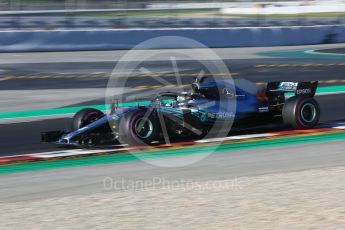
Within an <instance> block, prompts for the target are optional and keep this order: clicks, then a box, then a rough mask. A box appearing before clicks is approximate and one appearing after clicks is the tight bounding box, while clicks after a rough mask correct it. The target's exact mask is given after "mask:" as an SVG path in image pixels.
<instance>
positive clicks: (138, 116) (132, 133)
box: [119, 110, 159, 146]
mask: <svg viewBox="0 0 345 230" xmlns="http://www.w3.org/2000/svg"><path fill="white" fill-rule="evenodd" d="M146 113H147V110H139V111H134V112H130V113H128V114H124V116H123V117H122V118H121V120H120V124H119V141H120V142H121V143H122V144H128V145H130V146H144V145H149V144H151V142H152V141H155V140H157V139H158V136H159V126H158V123H157V119H156V116H155V115H154V114H153V113H151V114H146ZM147 115H148V116H147ZM145 116H147V117H146V118H145Z"/></svg>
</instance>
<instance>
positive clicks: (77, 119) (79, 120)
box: [71, 108, 104, 131]
mask: <svg viewBox="0 0 345 230" xmlns="http://www.w3.org/2000/svg"><path fill="white" fill-rule="evenodd" d="M103 116H104V113H103V112H102V111H100V110H98V109H93V108H86V109H82V110H80V111H78V112H77V113H76V114H75V115H74V117H73V120H72V127H71V128H72V131H75V130H78V129H80V128H82V127H85V126H86V125H88V124H91V123H92V122H94V121H96V120H98V119H100V118H101V117H103Z"/></svg>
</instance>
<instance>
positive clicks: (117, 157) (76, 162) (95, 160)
mask: <svg viewBox="0 0 345 230" xmlns="http://www.w3.org/2000/svg"><path fill="white" fill-rule="evenodd" d="M339 140H345V133H344V132H340V131H339V132H337V133H331V134H320V135H312V136H303V137H283V138H280V139H269V140H267V139H264V140H258V141H254V142H245V143H243V142H242V143H228V144H221V145H220V146H218V147H217V149H214V146H194V147H188V148H183V149H171V150H169V149H168V150H161V151H153V152H146V153H140V154H141V158H143V159H157V158H167V157H176V156H185V155H194V154H207V153H208V151H209V150H211V151H212V150H215V153H217V152H225V151H236V150H245V149H254V148H264V147H275V146H286V145H296V144H308V143H317V142H329V141H339ZM138 160H140V159H139V158H138V157H136V156H134V155H132V154H130V153H126V154H112V155H102V156H93V157H84V158H74V159H62V160H56V161H42V162H31V163H23V164H15V165H4V166H0V174H8V173H19V172H29V171H39V170H48V169H56V168H65V167H80V166H89V165H99V164H112V163H120V162H131V161H138Z"/></svg>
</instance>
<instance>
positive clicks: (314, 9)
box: [0, 0, 345, 30]
mask: <svg viewBox="0 0 345 230" xmlns="http://www.w3.org/2000/svg"><path fill="white" fill-rule="evenodd" d="M344 22H345V1H344V0H331V1H320V0H315V1H311V0H303V1H286V0H285V1H236V0H214V1H206V0H189V1H182V0H166V1H164V0H142V1H139V0H65V1H64V0H0V29H2V30H13V29H15V30H24V29H25V30H28V29H43V30H55V29H73V28H93V29H95V28H179V27H191V28H201V27H218V28H219V27H255V26H260V27H263V26H294V25H298V26H300V25H306V26H307V25H339V24H344Z"/></svg>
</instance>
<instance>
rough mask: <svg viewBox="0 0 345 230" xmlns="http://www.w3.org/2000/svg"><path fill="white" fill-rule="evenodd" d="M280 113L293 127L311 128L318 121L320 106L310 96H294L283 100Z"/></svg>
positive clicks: (286, 122) (285, 121)
mask: <svg viewBox="0 0 345 230" xmlns="http://www.w3.org/2000/svg"><path fill="white" fill-rule="evenodd" d="M282 115H283V120H284V123H285V124H287V125H290V126H292V127H293V128H294V129H311V128H314V127H315V126H316V125H317V124H318V123H319V120H320V106H319V104H318V103H317V101H316V100H315V99H314V98H312V97H308V96H294V97H291V98H289V99H288V100H287V101H286V102H285V105H284V107H283V113H282Z"/></svg>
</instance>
